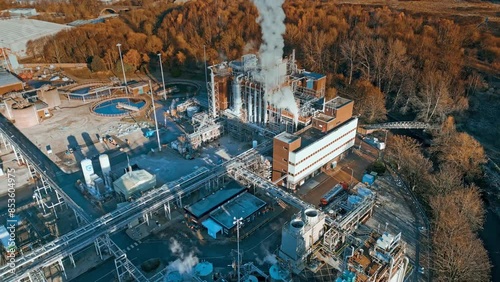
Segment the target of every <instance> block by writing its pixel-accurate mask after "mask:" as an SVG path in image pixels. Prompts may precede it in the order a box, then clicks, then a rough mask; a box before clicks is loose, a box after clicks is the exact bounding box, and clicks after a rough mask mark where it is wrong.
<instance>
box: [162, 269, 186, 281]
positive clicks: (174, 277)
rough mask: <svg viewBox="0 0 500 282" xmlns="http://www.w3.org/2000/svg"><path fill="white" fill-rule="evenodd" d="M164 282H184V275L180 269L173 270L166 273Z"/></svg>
mask: <svg viewBox="0 0 500 282" xmlns="http://www.w3.org/2000/svg"><path fill="white" fill-rule="evenodd" d="M163 281H164V282H182V276H181V274H180V273H179V271H171V272H169V273H167V275H165V280H163Z"/></svg>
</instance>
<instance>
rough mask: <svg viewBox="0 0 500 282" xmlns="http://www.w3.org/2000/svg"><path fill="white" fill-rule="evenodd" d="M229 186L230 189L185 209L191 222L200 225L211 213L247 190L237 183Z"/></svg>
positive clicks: (222, 190) (216, 193)
mask: <svg viewBox="0 0 500 282" xmlns="http://www.w3.org/2000/svg"><path fill="white" fill-rule="evenodd" d="M228 186H229V187H228V188H225V189H221V190H219V191H217V192H215V193H214V194H212V195H210V196H208V197H206V198H203V199H202V200H200V201H198V202H196V203H194V204H192V205H190V206H186V207H184V210H185V211H186V214H187V215H188V218H189V220H191V221H192V222H194V223H197V224H200V223H201V222H203V221H204V220H205V219H207V218H208V217H209V216H210V212H212V211H214V210H215V209H216V208H218V207H220V206H221V205H223V204H224V203H226V202H227V201H229V200H231V199H233V198H234V197H236V196H238V195H239V194H241V193H243V192H245V190H246V189H245V188H243V187H241V186H239V185H238V184H236V183H234V185H233V184H230V185H228Z"/></svg>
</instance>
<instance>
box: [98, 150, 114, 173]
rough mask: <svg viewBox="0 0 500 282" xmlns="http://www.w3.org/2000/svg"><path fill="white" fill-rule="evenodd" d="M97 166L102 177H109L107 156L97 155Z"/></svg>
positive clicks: (109, 169)
mask: <svg viewBox="0 0 500 282" xmlns="http://www.w3.org/2000/svg"><path fill="white" fill-rule="evenodd" d="M99 164H100V165H101V170H102V176H103V177H106V175H109V173H110V172H111V164H110V163H109V157H108V155H106V154H102V155H99Z"/></svg>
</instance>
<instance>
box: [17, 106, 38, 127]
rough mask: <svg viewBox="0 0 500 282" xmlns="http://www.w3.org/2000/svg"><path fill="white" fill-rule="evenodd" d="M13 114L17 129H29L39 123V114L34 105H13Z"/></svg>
mask: <svg viewBox="0 0 500 282" xmlns="http://www.w3.org/2000/svg"><path fill="white" fill-rule="evenodd" d="M11 112H12V117H13V118H14V120H15V124H16V127H17V128H28V127H32V126H35V125H37V124H38V123H39V119H38V114H37V112H36V108H35V106H34V105H33V104H17V103H16V104H13V105H12V109H11Z"/></svg>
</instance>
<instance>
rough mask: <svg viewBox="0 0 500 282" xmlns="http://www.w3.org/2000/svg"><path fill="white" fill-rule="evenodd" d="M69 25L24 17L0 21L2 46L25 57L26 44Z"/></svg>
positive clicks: (53, 33)
mask: <svg viewBox="0 0 500 282" xmlns="http://www.w3.org/2000/svg"><path fill="white" fill-rule="evenodd" d="M69 28H71V27H70V26H67V25H62V24H56V23H51V22H46V21H39V20H33V19H25V18H15V19H14V18H13V19H6V20H1V21H0V34H1V35H2V42H1V44H2V46H0V47H2V48H7V49H9V50H10V53H12V54H15V55H17V56H18V57H20V58H23V57H26V56H27V53H26V44H27V43H28V41H30V40H36V39H39V38H42V37H45V36H50V35H55V34H56V33H58V32H59V31H62V30H65V29H69Z"/></svg>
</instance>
